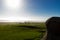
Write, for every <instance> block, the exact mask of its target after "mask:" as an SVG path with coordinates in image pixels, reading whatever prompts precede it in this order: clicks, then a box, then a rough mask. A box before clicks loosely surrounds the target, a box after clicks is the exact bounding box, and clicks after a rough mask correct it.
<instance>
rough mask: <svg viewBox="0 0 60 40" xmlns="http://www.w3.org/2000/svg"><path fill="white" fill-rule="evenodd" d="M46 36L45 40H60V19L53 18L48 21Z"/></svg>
mask: <svg viewBox="0 0 60 40" xmlns="http://www.w3.org/2000/svg"><path fill="white" fill-rule="evenodd" d="M46 28H47V32H46V34H47V35H46V36H45V39H43V40H60V17H51V18H50V19H48V20H47V21H46Z"/></svg>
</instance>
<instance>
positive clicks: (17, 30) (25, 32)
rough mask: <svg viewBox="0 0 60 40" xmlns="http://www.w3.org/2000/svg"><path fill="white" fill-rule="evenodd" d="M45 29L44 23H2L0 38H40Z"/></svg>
mask: <svg viewBox="0 0 60 40" xmlns="http://www.w3.org/2000/svg"><path fill="white" fill-rule="evenodd" d="M45 29H46V28H45V24H44V23H16V24H8V23H6V24H5V23H4V24H3V23H2V24H0V40H40V39H41V38H42V37H43V34H44V32H45Z"/></svg>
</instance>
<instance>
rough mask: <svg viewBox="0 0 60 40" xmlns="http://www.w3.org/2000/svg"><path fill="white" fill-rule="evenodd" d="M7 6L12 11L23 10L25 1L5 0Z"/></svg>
mask: <svg viewBox="0 0 60 40" xmlns="http://www.w3.org/2000/svg"><path fill="white" fill-rule="evenodd" d="M5 5H6V7H8V8H11V9H17V8H21V7H22V6H23V0H5Z"/></svg>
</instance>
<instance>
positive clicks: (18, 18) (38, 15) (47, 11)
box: [0, 0, 60, 22]
mask: <svg viewBox="0 0 60 40" xmlns="http://www.w3.org/2000/svg"><path fill="white" fill-rule="evenodd" d="M59 4H60V3H59V1H55V0H46V1H44V0H43V1H42V0H0V21H3V22H25V21H34V22H45V21H46V20H47V19H48V18H49V17H52V16H60V14H59V13H60V11H59V9H60V8H59ZM58 14H59V15H58Z"/></svg>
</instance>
